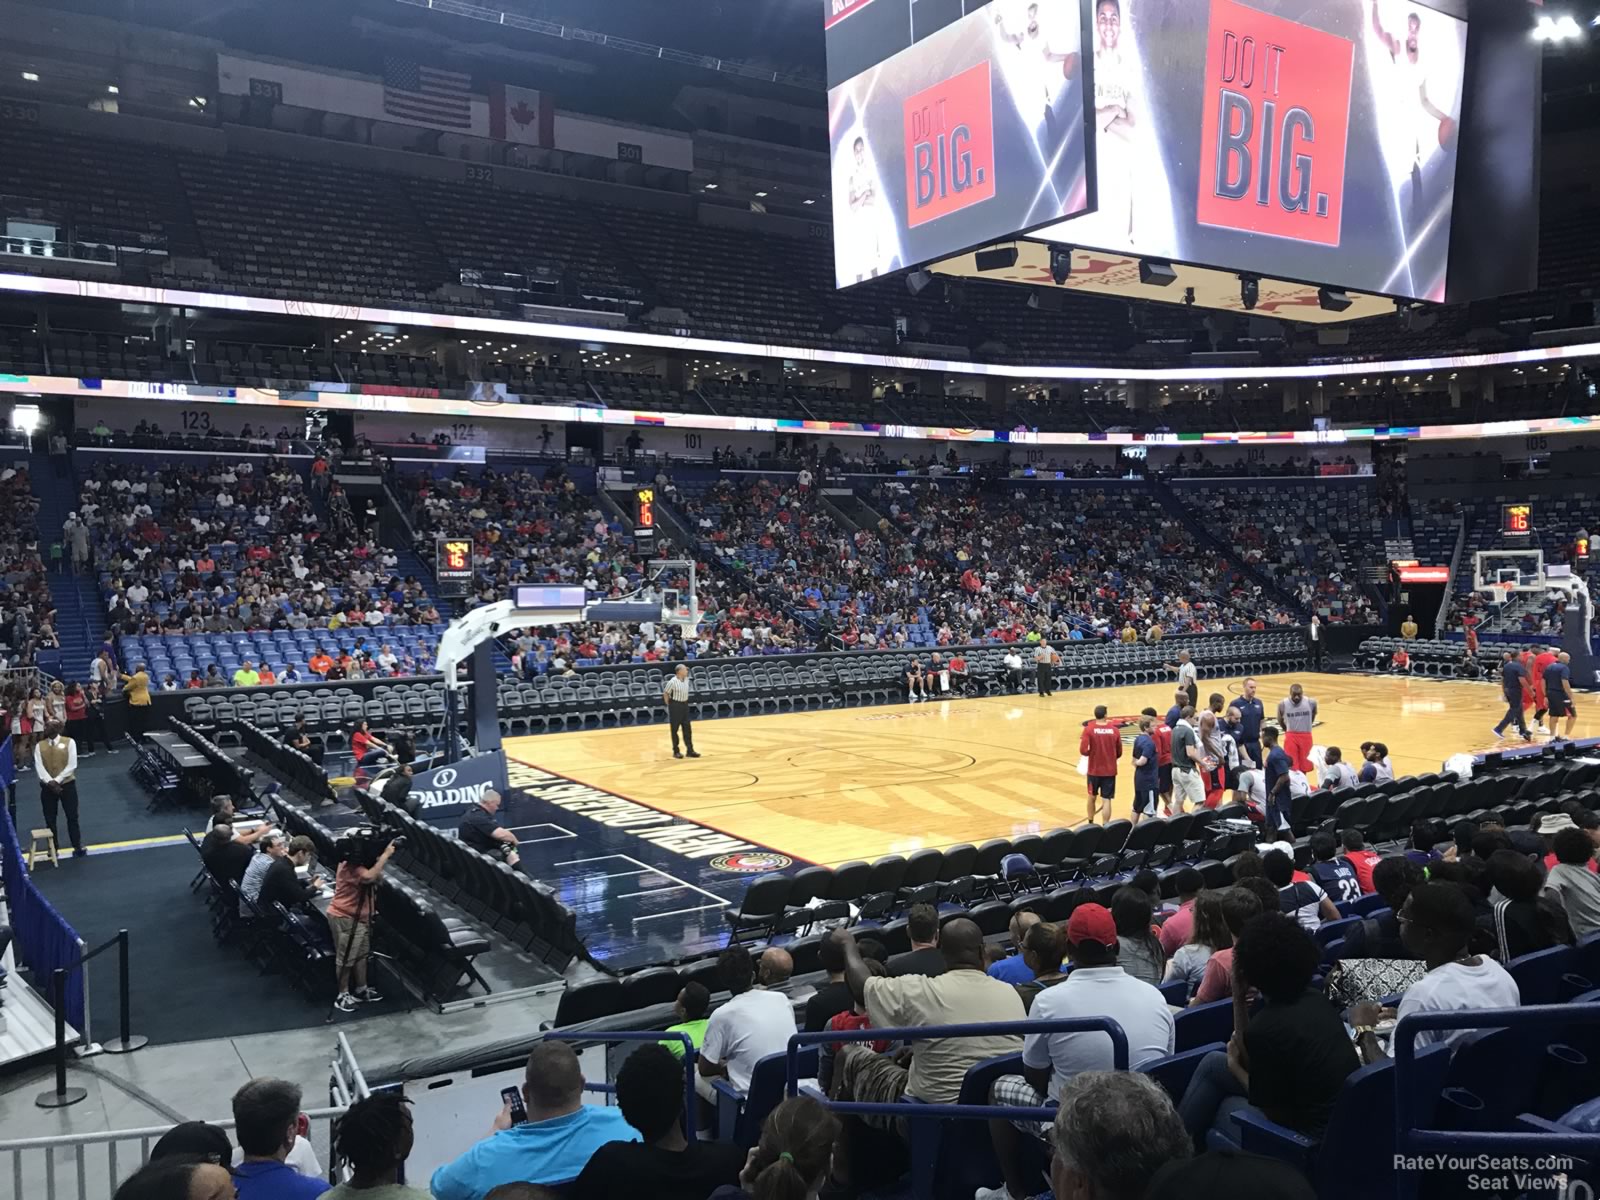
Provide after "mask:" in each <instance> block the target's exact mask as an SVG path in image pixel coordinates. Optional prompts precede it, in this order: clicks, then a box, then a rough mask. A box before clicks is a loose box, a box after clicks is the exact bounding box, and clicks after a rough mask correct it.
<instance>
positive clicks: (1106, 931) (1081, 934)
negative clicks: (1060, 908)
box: [1067, 904, 1117, 946]
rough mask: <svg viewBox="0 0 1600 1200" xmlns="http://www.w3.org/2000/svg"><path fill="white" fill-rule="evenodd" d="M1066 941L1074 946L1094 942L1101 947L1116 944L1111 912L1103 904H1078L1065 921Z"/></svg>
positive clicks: (1115, 924)
mask: <svg viewBox="0 0 1600 1200" xmlns="http://www.w3.org/2000/svg"><path fill="white" fill-rule="evenodd" d="M1067 941H1069V942H1071V943H1072V944H1073V945H1074V946H1078V945H1082V944H1083V943H1084V942H1095V943H1098V944H1099V945H1102V946H1115V945H1116V944H1117V923H1116V922H1115V921H1113V920H1112V919H1111V910H1110V909H1108V908H1107V907H1106V906H1105V905H1104V904H1080V905H1078V907H1077V908H1075V909H1073V910H1072V916H1071V918H1070V919H1069V920H1068V921H1067Z"/></svg>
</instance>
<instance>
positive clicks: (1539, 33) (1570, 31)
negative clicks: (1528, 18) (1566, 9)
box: [1533, 13, 1600, 42]
mask: <svg viewBox="0 0 1600 1200" xmlns="http://www.w3.org/2000/svg"><path fill="white" fill-rule="evenodd" d="M1591 24H1600V17H1597V18H1595V21H1594V22H1591ZM1582 36H1583V27H1582V26H1581V25H1579V24H1578V20H1577V18H1576V17H1574V16H1573V15H1572V14H1571V13H1563V14H1562V15H1561V16H1559V17H1557V16H1552V15H1550V14H1549V13H1546V14H1544V15H1543V16H1541V17H1540V18H1539V21H1538V23H1537V24H1536V25H1535V26H1534V27H1533V40H1534V41H1536V42H1574V41H1577V40H1578V39H1579V38H1581V37H1582Z"/></svg>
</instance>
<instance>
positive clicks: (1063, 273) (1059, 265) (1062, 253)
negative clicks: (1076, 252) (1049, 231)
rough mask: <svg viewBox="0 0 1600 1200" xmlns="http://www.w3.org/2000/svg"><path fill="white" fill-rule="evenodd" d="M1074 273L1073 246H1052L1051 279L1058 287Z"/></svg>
mask: <svg viewBox="0 0 1600 1200" xmlns="http://www.w3.org/2000/svg"><path fill="white" fill-rule="evenodd" d="M1071 275H1072V247H1071V246H1051V247H1050V279H1051V281H1052V282H1053V283H1055V285H1056V286H1057V287H1060V286H1061V285H1062V284H1064V283H1066V282H1067V280H1068V279H1069V278H1070V277H1071Z"/></svg>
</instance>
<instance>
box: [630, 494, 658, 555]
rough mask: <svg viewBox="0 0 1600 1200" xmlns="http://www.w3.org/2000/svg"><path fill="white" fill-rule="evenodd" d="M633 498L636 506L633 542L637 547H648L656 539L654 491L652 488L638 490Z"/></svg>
mask: <svg viewBox="0 0 1600 1200" xmlns="http://www.w3.org/2000/svg"><path fill="white" fill-rule="evenodd" d="M633 498H634V502H635V505H636V508H635V511H634V520H633V540H634V542H635V543H637V544H638V545H641V546H649V545H651V544H652V543H654V541H655V538H656V490H655V488H653V487H642V488H639V489H638V490H637V491H636V492H634V494H633Z"/></svg>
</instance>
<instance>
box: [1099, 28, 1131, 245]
mask: <svg viewBox="0 0 1600 1200" xmlns="http://www.w3.org/2000/svg"><path fill="white" fill-rule="evenodd" d="M1094 28H1095V34H1096V44H1095V50H1094V123H1095V127H1096V129H1097V130H1098V131H1099V136H1098V137H1097V138H1096V139H1095V153H1096V155H1097V156H1098V158H1099V161H1098V163H1097V165H1096V168H1095V178H1096V179H1098V180H1099V183H1100V212H1101V213H1104V214H1105V215H1106V217H1107V221H1108V224H1107V230H1108V232H1109V231H1112V230H1114V231H1115V232H1117V233H1118V234H1126V235H1127V238H1128V244H1129V245H1130V246H1131V245H1132V244H1133V194H1134V188H1133V180H1134V173H1135V171H1137V169H1138V163H1137V162H1135V161H1134V157H1135V156H1134V146H1133V130H1134V123H1135V120H1136V117H1135V108H1136V103H1135V99H1134V92H1135V90H1136V89H1137V87H1138V81H1139V64H1138V62H1137V61H1135V59H1134V58H1133V56H1132V55H1124V53H1123V50H1122V48H1121V45H1122V0H1097V3H1096V4H1095V6H1094Z"/></svg>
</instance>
